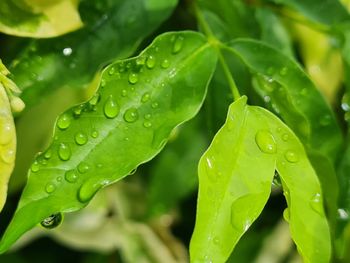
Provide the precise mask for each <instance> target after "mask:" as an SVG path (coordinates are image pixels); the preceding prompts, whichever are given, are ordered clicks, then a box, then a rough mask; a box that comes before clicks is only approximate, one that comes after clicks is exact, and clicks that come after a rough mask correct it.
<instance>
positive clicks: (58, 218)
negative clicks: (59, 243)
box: [40, 213, 63, 229]
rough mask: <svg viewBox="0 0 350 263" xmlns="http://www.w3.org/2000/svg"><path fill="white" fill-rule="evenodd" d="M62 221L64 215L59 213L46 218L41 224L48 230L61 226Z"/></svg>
mask: <svg viewBox="0 0 350 263" xmlns="http://www.w3.org/2000/svg"><path fill="white" fill-rule="evenodd" d="M62 220H63V216H62V214H61V213H57V214H53V215H51V216H49V217H47V218H45V219H44V220H43V221H41V223H40V224H41V225H42V226H43V227H45V228H47V229H52V228H55V227H57V226H59V225H60V224H61V222H62Z"/></svg>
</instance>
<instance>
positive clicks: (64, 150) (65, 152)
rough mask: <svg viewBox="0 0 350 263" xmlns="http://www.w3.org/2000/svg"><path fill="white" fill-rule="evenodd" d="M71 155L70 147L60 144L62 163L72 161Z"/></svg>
mask: <svg viewBox="0 0 350 263" xmlns="http://www.w3.org/2000/svg"><path fill="white" fill-rule="evenodd" d="M71 155H72V152H71V150H70V147H69V145H68V144H66V143H60V145H59V146H58V157H60V159H61V160H62V161H67V160H69V159H70V157H71Z"/></svg>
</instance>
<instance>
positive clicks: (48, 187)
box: [45, 183, 56, 194]
mask: <svg viewBox="0 0 350 263" xmlns="http://www.w3.org/2000/svg"><path fill="white" fill-rule="evenodd" d="M55 190H56V186H55V185H54V184H52V183H48V184H47V185H46V187H45V191H46V192H47V193H48V194H51V193H52V192H54V191H55Z"/></svg>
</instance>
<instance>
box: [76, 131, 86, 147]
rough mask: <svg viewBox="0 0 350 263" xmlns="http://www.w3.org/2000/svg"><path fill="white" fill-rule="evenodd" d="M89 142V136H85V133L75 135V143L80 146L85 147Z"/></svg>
mask: <svg viewBox="0 0 350 263" xmlns="http://www.w3.org/2000/svg"><path fill="white" fill-rule="evenodd" d="M87 141H88V138H87V136H86V135H85V133H83V132H78V133H77V134H76V135H75V142H76V143H77V144H78V145H84V144H86V143H87Z"/></svg>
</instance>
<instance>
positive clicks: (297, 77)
mask: <svg viewBox="0 0 350 263" xmlns="http://www.w3.org/2000/svg"><path fill="white" fill-rule="evenodd" d="M228 45H229V47H230V50H231V51H232V52H233V53H235V54H236V55H237V56H239V57H240V58H241V59H242V61H243V62H244V63H245V64H246V65H247V66H248V67H249V68H250V69H251V70H252V71H253V72H254V73H255V74H258V75H260V79H261V80H262V81H263V83H262V85H258V86H255V87H256V88H257V89H258V90H259V92H260V93H261V94H263V97H264V99H265V100H266V99H267V100H271V103H272V104H274V108H275V111H276V113H277V114H279V115H280V116H281V117H282V119H283V120H284V121H285V122H286V124H287V125H289V126H290V127H291V128H292V129H293V131H294V132H295V133H296V134H297V135H298V136H299V138H300V139H301V140H302V141H303V143H304V144H306V145H307V146H309V147H310V148H312V149H314V150H317V151H319V152H321V153H323V154H325V155H326V156H328V157H329V158H330V159H331V160H333V161H334V160H335V159H336V158H337V156H338V154H339V150H340V148H341V144H342V141H343V139H342V135H341V131H340V128H339V126H338V124H337V122H336V120H335V117H334V113H333V112H332V110H331V109H330V107H329V105H327V103H326V102H325V100H324V98H323V97H322V96H321V94H320V93H319V91H318V90H317V89H316V87H315V85H314V84H313V83H312V82H311V80H310V79H309V78H308V77H307V75H306V74H305V73H304V71H303V70H302V68H301V67H300V66H299V65H298V64H297V63H296V62H294V61H293V60H291V59H290V58H288V57H287V56H285V55H283V54H281V53H280V52H279V51H277V50H275V49H273V48H271V47H269V46H267V45H265V44H263V43H261V42H258V41H254V40H244V39H241V40H235V41H232V42H231V43H229V44H228ZM258 77H259V76H258Z"/></svg>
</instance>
